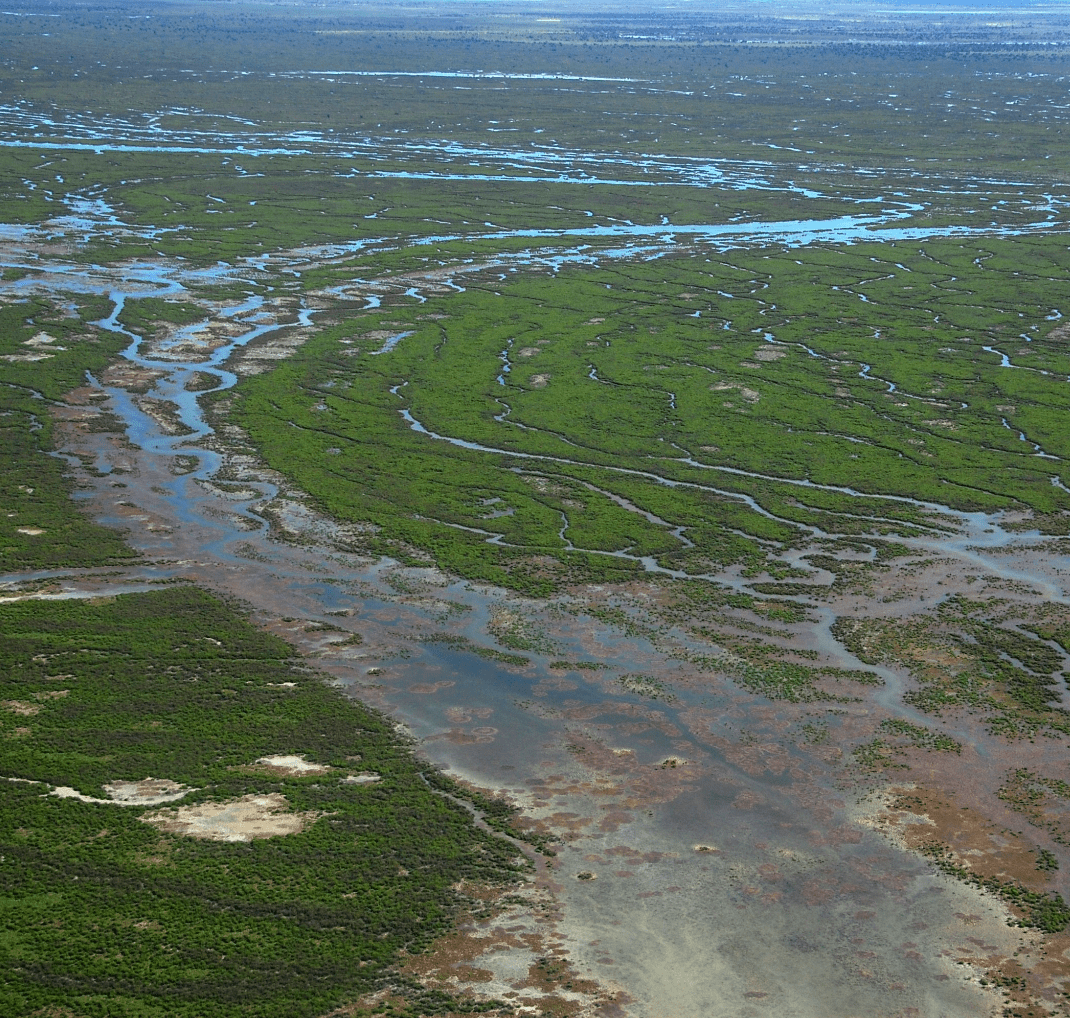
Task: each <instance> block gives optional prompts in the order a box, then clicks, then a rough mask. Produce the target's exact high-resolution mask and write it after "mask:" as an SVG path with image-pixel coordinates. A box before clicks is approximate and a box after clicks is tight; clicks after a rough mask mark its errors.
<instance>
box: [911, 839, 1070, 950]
mask: <svg viewBox="0 0 1070 1018" xmlns="http://www.w3.org/2000/svg"><path fill="white" fill-rule="evenodd" d="M921 852H922V854H923V855H925V856H927V857H928V858H929V859H930V860H932V862H933V864H934V865H935V866H936V868H937V869H939V870H941V871H942V872H944V873H946V874H947V875H948V876H951V877H955V878H956V879H957V880H962V881H964V882H965V883H968V884H973V885H974V886H975V887H981V888H984V889H985V890H986V891H991V892H992V893H993V894H995V895H996V896H997V897H999V898H1002V899H1003V901H1004V902H1006V904H1008V905H1010V906H1011V907H1012V908H1013V909H1015V910H1016V911H1017V912H1018V913H1020V918H1019V919H1018V920H1016V921H1015V923H1014V925H1015V926H1024V927H1030V928H1032V929H1037V930H1041V931H1042V932H1044V933H1062V931H1063V930H1065V929H1066V928H1067V927H1068V926H1070V905H1068V904H1067V903H1066V902H1065V901H1064V900H1063V896H1062V895H1061V894H1058V893H1057V892H1053V891H1033V890H1030V889H1029V888H1027V887H1023V886H1022V885H1021V884H1019V883H1016V882H1015V881H1013V880H1001V879H1000V878H999V877H982V876H980V875H979V874H977V873H974V872H973V870H971V869H969V868H968V867H966V866H963V865H961V864H960V863H958V862H956V861H955V858H954V855H953V854H952V852H951V851H950V850H949V849H948V848H947V847H946V846H944V845H940V844H938V843H935V842H934V843H932V844H929V845H923V846H922V848H921Z"/></svg>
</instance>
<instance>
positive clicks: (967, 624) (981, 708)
mask: <svg viewBox="0 0 1070 1018" xmlns="http://www.w3.org/2000/svg"><path fill="white" fill-rule="evenodd" d="M1016 611H1017V609H1015V608H1013V607H1008V606H1006V605H1002V604H1000V603H999V602H996V601H989V602H972V601H969V600H967V599H966V598H963V597H958V596H956V597H952V598H949V599H948V600H946V601H944V602H943V603H941V604H940V605H939V606H938V607H937V608H936V610H935V611H934V612H932V613H928V614H924V615H915V616H912V617H910V618H908V619H905V620H903V619H896V620H894V621H872V620H862V619H852V618H841V619H838V620H837V621H836V623H835V624H834V625H833V627H832V632H833V634H834V635H835V636H836V638H837V639H838V640H840V641H841V642H842V643H843V644H844V645H845V646H846V647H847V648H848V649H849V650H851V651H852V652H853V653H855V654H856V655H857V656H858V657H859V658H860V659H861V660H862V661H864V662H866V663H868V664H876V663H877V662H885V663H888V664H898V665H902V666H906V667H907V668H909V670H910V672H911V674H912V676H913V678H914V679H915V680H916V681H917V683H918V688H916V689H912V690H909V691H908V692H907V693H906V694H905V696H904V699H905V700H906V702H907V703H909V704H910V705H911V706H913V707H915V708H917V709H918V710H922V711H925V712H926V713H929V714H936V715H940V714H943V713H945V712H948V711H956V710H966V711H970V712H979V713H981V714H982V715H983V716H985V717H986V719H987V721H988V725H989V729H990V730H991V731H992V732H993V733H995V734H998V735H1001V736H1004V737H1005V738H1009V739H1018V738H1034V737H1035V736H1036V735H1037V734H1038V733H1042V732H1048V733H1063V734H1067V733H1070V712H1068V711H1067V710H1066V708H1065V707H1063V706H1061V704H1060V699H1059V698H1060V694H1059V686H1060V684H1061V683H1062V682H1063V679H1062V678H1061V676H1060V670H1061V668H1062V656H1061V655H1060V654H1059V653H1058V652H1057V651H1056V650H1054V649H1053V648H1052V647H1050V646H1049V645H1048V644H1046V643H1044V642H1043V641H1042V639H1041V638H1038V636H1035V635H1026V634H1027V633H1030V632H1033V631H1034V630H1033V629H1030V628H1027V626H1026V625H1024V624H1019V620H1018V618H1017V615H1016V614H1008V613H1012V612H1016ZM1001 621H1007V622H1008V623H1009V625H1000V624H999V623H1000V622H1001ZM1031 625H1032V626H1034V627H1035V631H1036V632H1037V633H1038V634H1040V635H1042V634H1043V633H1045V632H1047V631H1048V629H1050V627H1052V626H1054V627H1055V628H1058V626H1059V623H1057V622H1055V621H1048V622H1033V623H1031ZM1012 627H1013V628H1012Z"/></svg>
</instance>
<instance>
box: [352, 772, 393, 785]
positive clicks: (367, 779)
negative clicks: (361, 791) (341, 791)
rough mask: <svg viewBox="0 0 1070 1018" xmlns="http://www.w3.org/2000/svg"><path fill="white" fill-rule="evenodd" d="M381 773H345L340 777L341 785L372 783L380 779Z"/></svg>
mask: <svg viewBox="0 0 1070 1018" xmlns="http://www.w3.org/2000/svg"><path fill="white" fill-rule="evenodd" d="M382 780H383V778H382V775H381V774H376V773H375V772H374V771H361V772H360V773H359V774H347V775H346V776H345V777H344V778H342V784H343V785H374V784H375V783H376V782H377V781H382Z"/></svg>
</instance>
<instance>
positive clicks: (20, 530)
mask: <svg viewBox="0 0 1070 1018" xmlns="http://www.w3.org/2000/svg"><path fill="white" fill-rule="evenodd" d="M15 533H16V534H25V535H26V536H27V537H40V536H41V535H42V534H43V533H44V530H42V529H41V528H40V527H16V528H15Z"/></svg>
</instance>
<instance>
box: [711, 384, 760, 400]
mask: <svg viewBox="0 0 1070 1018" xmlns="http://www.w3.org/2000/svg"><path fill="white" fill-rule="evenodd" d="M729 391H737V392H738V393H739V394H740V395H741V396H742V397H743V398H744V399H745V400H746V401H747V402H748V403H757V402H758V400H759V399H761V396H760V395H759V394H758V393H757V392H756V391H755V390H754V389H748V388H747V386H745V385H738V384H736V383H734V382H717V383H716V384H715V385H711V386H710V392H729Z"/></svg>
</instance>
